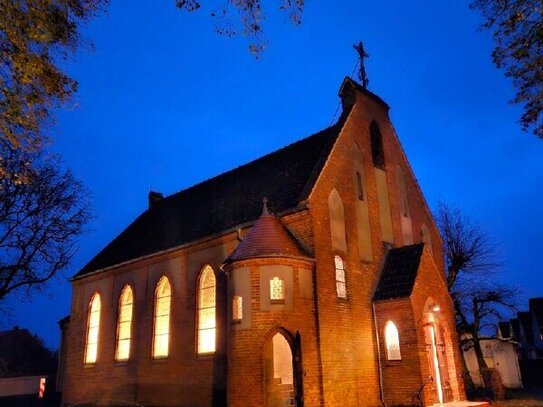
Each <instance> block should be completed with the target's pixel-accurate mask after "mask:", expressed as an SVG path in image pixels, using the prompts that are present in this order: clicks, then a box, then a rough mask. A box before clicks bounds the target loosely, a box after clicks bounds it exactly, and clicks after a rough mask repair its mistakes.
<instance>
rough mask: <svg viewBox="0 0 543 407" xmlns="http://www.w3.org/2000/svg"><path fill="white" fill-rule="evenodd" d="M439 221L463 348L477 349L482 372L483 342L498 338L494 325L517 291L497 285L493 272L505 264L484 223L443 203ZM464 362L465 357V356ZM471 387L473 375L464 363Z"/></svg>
mask: <svg viewBox="0 0 543 407" xmlns="http://www.w3.org/2000/svg"><path fill="white" fill-rule="evenodd" d="M436 220H437V224H438V227H439V230H440V232H441V235H442V237H443V243H444V254H445V263H446V273H447V287H448V290H449V293H450V294H451V297H452V300H453V303H454V308H455V317H456V328H457V332H458V336H459V338H460V347H461V350H463V351H465V350H469V349H473V350H474V352H475V355H476V357H477V363H478V366H479V371H480V372H481V373H482V374H483V379H484V381H485V386H486V387H488V386H489V385H490V383H487V380H486V378H487V377H489V378H490V376H488V375H486V372H487V371H488V366H487V364H486V361H485V359H484V357H483V351H482V347H481V341H482V340H486V339H491V338H494V337H495V336H494V335H493V334H494V332H495V331H494V330H493V328H494V327H495V326H496V325H497V323H498V322H499V321H500V320H502V319H503V315H502V312H503V311H504V310H507V309H509V310H514V308H515V298H516V291H515V290H514V289H512V288H510V287H507V286H504V285H500V284H497V283H495V282H494V281H493V279H492V275H493V274H494V273H495V272H496V270H497V269H498V267H499V266H500V264H501V260H500V254H499V250H498V245H497V243H496V242H495V240H494V239H492V238H491V237H490V235H489V234H488V233H487V232H486V231H485V230H484V228H483V227H481V225H479V224H477V223H475V222H473V221H472V220H470V219H469V218H468V217H466V216H464V215H463V214H462V213H461V212H460V210H459V209H458V208H451V207H449V206H447V205H446V204H445V203H443V202H441V203H440V204H439V205H438V210H437V214H436ZM462 361H463V359H462ZM463 367H464V370H465V372H464V374H463V376H464V378H465V380H467V381H468V387H470V385H472V383H471V378H470V377H469V373H468V372H467V369H466V367H465V364H464V366H463Z"/></svg>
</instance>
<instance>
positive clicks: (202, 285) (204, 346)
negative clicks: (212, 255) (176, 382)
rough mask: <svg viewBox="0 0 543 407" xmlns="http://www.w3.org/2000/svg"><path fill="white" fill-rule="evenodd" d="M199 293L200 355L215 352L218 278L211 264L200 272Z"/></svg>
mask: <svg viewBox="0 0 543 407" xmlns="http://www.w3.org/2000/svg"><path fill="white" fill-rule="evenodd" d="M197 293H198V295H197V297H198V303H197V304H198V305H197V314H198V315H197V321H198V336H197V337H198V340H197V341H198V346H197V348H198V349H197V352H198V354H199V355H202V354H209V353H214V352H215V348H216V330H217V318H216V303H217V280H216V278H215V271H214V270H213V268H212V267H211V266H210V265H209V264H208V265H206V266H204V267H203V269H202V271H201V272H200V277H199V279H198V287H197Z"/></svg>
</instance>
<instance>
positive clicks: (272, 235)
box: [226, 204, 309, 262]
mask: <svg viewBox="0 0 543 407" xmlns="http://www.w3.org/2000/svg"><path fill="white" fill-rule="evenodd" d="M264 205H265V204H264ZM262 257H291V258H309V256H308V255H307V253H305V252H304V250H303V249H302V248H301V247H300V244H299V243H298V242H297V240H296V238H295V237H294V236H292V235H291V234H290V233H289V231H288V230H287V229H286V228H285V227H284V226H283V224H282V223H281V221H280V220H279V219H278V218H277V217H276V216H274V215H272V214H270V213H268V211H267V208H266V206H264V213H263V214H262V215H261V216H260V218H258V220H257V221H256V222H255V224H254V225H253V227H252V228H251V229H250V230H249V233H248V234H247V236H246V237H245V238H244V239H243V240H242V241H241V243H240V244H239V245H238V246H237V247H236V249H235V250H234V251H233V252H232V254H231V255H230V256H229V257H228V259H227V260H226V261H227V262H232V261H237V260H244V259H252V258H262Z"/></svg>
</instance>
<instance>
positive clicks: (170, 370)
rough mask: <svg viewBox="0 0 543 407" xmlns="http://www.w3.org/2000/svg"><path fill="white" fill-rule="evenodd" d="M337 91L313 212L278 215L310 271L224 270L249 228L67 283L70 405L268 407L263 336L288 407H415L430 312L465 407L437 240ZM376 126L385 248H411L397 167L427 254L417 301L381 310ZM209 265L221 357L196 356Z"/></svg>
mask: <svg viewBox="0 0 543 407" xmlns="http://www.w3.org/2000/svg"><path fill="white" fill-rule="evenodd" d="M342 92H343V93H342V95H343V100H344V105H346V109H345V110H346V113H345V114H348V116H347V117H346V118H345V121H344V124H343V128H342V130H341V132H340V134H339V136H338V138H337V140H336V141H335V144H334V146H333V148H332V149H331V152H330V154H329V155H328V157H324V158H325V160H326V162H325V164H324V167H323V169H322V171H321V172H320V174H318V177H317V179H316V182H315V183H314V185H313V186H312V190H311V192H310V194H309V197H308V199H307V200H306V201H305V202H302V203H301V205H299V207H298V208H296V209H295V210H292V211H289V212H288V213H283V214H281V213H280V214H277V215H278V216H279V217H280V219H281V222H282V223H283V225H285V226H286V227H287V228H288V230H289V231H290V233H292V235H293V238H295V239H296V240H297V242H298V244H300V247H302V248H303V249H304V250H305V251H306V252H307V254H308V256H307V258H294V257H289V256H275V257H274V256H267V257H263V258H251V259H244V260H240V261H233V262H230V263H228V264H225V260H226V259H227V258H228V256H229V255H230V254H231V253H232V251H233V250H234V248H235V247H236V245H237V244H238V243H239V237H240V236H242V237H245V236H247V232H248V230H250V228H249V229H246V230H243V231H241V233H240V232H236V231H227V232H225V233H223V234H219V235H216V236H211V237H209V238H208V239H204V240H203V241H199V242H195V243H192V244H187V245H184V246H182V247H177V248H174V249H172V250H169V251H164V252H161V253H157V254H155V255H150V256H147V257H146V258H140V259H136V260H134V261H131V262H127V263H124V264H121V265H117V266H113V267H110V268H107V269H104V270H98V271H96V272H95V273H90V274H86V275H85V276H83V277H80V278H77V279H74V280H73V299H72V305H71V314H70V322H69V325H68V328H67V331H66V336H65V337H66V343H65V344H64V348H63V349H66V351H65V354H64V355H63V360H64V361H65V371H64V372H63V377H64V380H63V386H64V387H63V400H64V402H65V403H67V404H72V403H80V402H89V403H97V404H100V403H101V404H114V403H115V402H119V401H120V400H124V401H130V402H135V403H140V404H143V405H145V406H202V407H204V406H206V407H208V406H220V405H229V406H243V407H248V406H255V407H256V406H275V405H277V404H274V401H273V400H272V399H271V398H270V397H271V396H270V394H271V393H270V391H269V386H271V385H270V384H269V383H270V382H269V377H268V378H267V375H268V376H269V373H266V372H267V370H266V369H267V367H266V366H267V365H266V364H267V363H268V364H269V363H270V362H269V355H268V353H269V351H268V350H267V349H269V346H270V343H271V342H270V341H271V340H272V337H274V335H275V334H277V333H280V334H281V335H282V336H283V337H284V338H285V339H286V340H287V342H288V343H289V345H290V347H291V351H292V355H293V356H292V359H293V363H292V366H293V367H292V370H293V376H294V379H293V381H294V383H293V387H294V390H293V391H294V396H293V400H294V403H296V404H297V405H299V406H301V405H303V406H378V405H380V403H381V402H380V395H381V394H382V397H383V398H384V400H385V401H386V402H387V404H388V405H391V406H392V405H402V404H404V405H405V404H410V403H411V402H412V400H413V397H414V395H415V394H416V393H417V391H419V390H420V389H421V388H422V386H423V384H424V383H425V381H426V380H427V378H428V377H429V376H432V375H435V374H434V373H433V371H432V365H431V362H429V359H428V352H429V350H428V346H427V343H428V342H427V338H426V337H425V323H427V322H428V321H427V318H428V315H427V314H428V313H429V308H428V307H429V306H434V305H438V306H439V309H440V311H439V315H436V316H435V318H437V319H439V324H440V326H442V327H443V328H442V330H443V332H444V334H443V335H442V336H443V337H444V338H445V339H444V347H445V348H446V349H445V350H444V352H445V353H446V356H447V360H446V364H447V372H446V377H447V386H448V387H450V397H451V399H455V400H458V399H463V388H462V386H461V384H460V376H459V366H458V352H457V347H456V343H457V341H456V337H455V331H454V324H453V313H452V304H451V300H450V298H449V296H448V294H447V291H446V287H445V284H444V268H443V267H444V266H443V259H442V249H441V240H440V236H439V233H438V231H437V229H436V227H435V224H434V221H433V219H432V217H431V214H430V211H429V209H428V207H427V205H426V202H425V201H424V197H423V195H422V193H421V191H420V188H419V186H418V184H417V182H416V179H415V177H414V175H413V173H412V171H411V168H410V166H409V163H408V161H407V159H406V157H405V154H404V152H403V150H402V147H401V145H400V143H399V141H398V138H397V137H396V134H395V132H394V129H393V127H392V125H391V123H390V120H389V117H388V107H387V106H386V105H385V104H384V102H382V101H381V100H380V99H378V98H377V97H375V96H374V95H372V94H370V93H369V92H367V91H364V90H362V89H361V88H359V87H357V86H356V85H353V84H352V82H351V81H350V80H346V82H345V86H344V87H343V88H342ZM353 102H354V105H353ZM349 105H352V106H349ZM344 107H345V106H344ZM373 120H375V121H376V122H377V124H378V125H379V128H380V130H381V134H382V144H383V152H384V157H385V167H384V172H385V173H386V189H385V190H387V191H388V204H389V205H390V217H391V220H392V222H391V224H392V234H393V241H394V243H393V246H395V247H400V246H404V245H405V244H406V243H412V242H405V241H404V240H405V239H406V238H405V236H406V230H402V221H403V222H404V225H405V220H404V219H402V196H400V195H401V194H400V193H399V192H398V182H399V181H398V179H397V176H398V175H397V174H398V173H399V172H398V171H397V170H396V169H397V168H398V167H400V168H401V171H402V172H403V174H404V176H405V180H406V181H405V186H406V193H407V201H408V204H409V216H410V217H409V222H410V230H412V240H413V242H415V243H417V242H421V241H422V235H421V228H422V225H423V224H425V225H426V226H427V228H428V229H429V232H430V241H431V248H430V247H426V248H425V250H424V254H423V256H422V260H421V264H420V267H419V271H418V274H417V278H416V281H415V285H414V288H413V292H412V294H411V295H410V296H409V297H407V298H398V299H392V300H389V301H381V302H376V303H374V302H373V301H372V299H373V295H374V292H375V290H376V287H377V284H378V283H379V278H380V273H381V269H382V266H383V262H384V258H385V256H386V252H387V249H388V245H386V244H384V243H383V240H384V239H383V237H382V236H383V235H382V225H383V219H382V216H383V211H382V207H381V211H380V208H379V205H383V204H384V203H383V201H382V197H381V198H379V199H381V201H380V200H379V199H378V194H379V193H378V188H379V186H378V185H377V181H376V176H375V174H376V172H375V169H374V166H373V163H372V145H371V142H370V136H369V128H370V123H371V122H372V121H373ZM353 146H357V148H358V150H359V151H361V154H362V158H363V165H364V168H363V174H364V175H363V180H362V182H363V190H364V191H363V192H364V200H365V205H367V207H366V208H367V212H368V215H369V231H368V233H367V234H365V235H364V236H360V228H359V227H357V218H356V216H357V205H358V204H359V202H358V200H359V199H360V197H359V196H358V195H357V189H356V185H354V183H356V182H355V181H353V180H355V179H356V178H355V177H354V176H353V175H354V172H353V162H352V160H351V157H352V151H353ZM380 188H381V190H382V189H383V186H382V185H381V186H380ZM334 189H335V190H336V191H337V193H338V194H339V196H340V197H341V200H342V203H343V210H344V226H345V233H344V234H345V239H346V250H339V249H337V246H336V245H335V243H334V242H333V241H332V238H331V235H332V230H331V222H330V211H329V204H328V202H329V201H328V198H329V195H330V193H331V191H332V190H334ZM271 203H273V202H271ZM197 221H198V220H197V219H195V220H194V222H197ZM407 234H409V233H407ZM363 239H369V241H370V242H371V252H372V256H373V261H364V260H362V259H361V257H360V255H359V250H358V248H359V246H360V245H361V244H363V243H364V242H363V241H362V240H363ZM366 242H367V241H366ZM335 255H338V256H340V257H341V258H342V259H343V261H344V264H345V285H346V290H347V295H346V298H338V294H337V286H336V284H337V281H336V280H337V276H336V270H335V266H334V256H335ZM207 264H209V265H210V266H211V267H212V268H213V269H214V271H215V274H216V279H217V287H216V290H217V299H216V303H217V308H216V321H217V328H216V333H217V337H216V351H215V353H214V354H212V355H198V354H197V326H198V325H197V323H198V322H197V311H196V310H197V305H196V304H197V281H198V274H199V272H200V270H202V268H203V267H204V266H205V265H207ZM275 270H277V272H276V271H275ZM275 274H277V275H279V276H281V278H283V279H284V284H285V299H284V302H282V303H280V304H277V303H274V302H273V301H270V298H268V297H269V289H268V286H264V285H265V284H269V277H270V276H272V275H275ZM162 275H166V276H167V277H168V278H169V280H170V283H171V287H172V302H171V316H170V343H169V349H170V351H169V355H168V357H167V358H165V359H153V358H152V355H151V349H152V338H153V315H154V314H153V312H154V305H153V304H154V288H155V285H156V283H157V281H158V280H159V278H160V277H161V276H162ZM125 284H130V285H131V287H132V289H133V292H134V311H133V326H132V331H131V332H132V336H131V347H130V358H129V360H128V361H126V362H122V363H116V362H115V343H116V332H117V326H116V325H117V322H116V320H117V309H118V300H119V295H120V292H121V290H122V288H123V287H124V286H125ZM95 292H98V293H99V294H100V296H101V300H102V310H101V319H100V330H99V338H98V356H97V360H96V363H94V364H92V365H85V364H84V353H85V338H86V334H87V333H86V331H87V316H88V315H87V314H88V305H89V301H90V299H91V297H92V295H93V293H95ZM239 293H242V294H243V295H242V296H243V319H242V320H241V322H239V321H233V320H232V319H233V317H232V300H233V296H234V295H239ZM432 318H433V317H432ZM389 320H392V321H394V322H395V323H396V325H397V328H398V331H399V341H400V349H401V355H402V358H401V360H399V361H387V360H386V354H385V338H384V326H385V324H386V322H387V321H389ZM436 324H437V322H436ZM376 330H377V331H376ZM440 340H441V339H440ZM440 346H441V343H440ZM378 349H380V352H379V351H378ZM380 372H381V374H380ZM274 375H275V373H274ZM274 377H275V376H274ZM380 377H381V378H382V380H380ZM267 389H268V390H267ZM380 389H381V390H382V391H380ZM436 391H437V390H436V389H435V386H434V385H433V384H432V383H430V384H428V385H426V386H425V387H424V389H423V390H422V392H421V396H420V397H421V399H422V400H423V402H424V403H425V405H431V404H433V403H434V402H436V401H437V396H436ZM447 391H449V389H447Z"/></svg>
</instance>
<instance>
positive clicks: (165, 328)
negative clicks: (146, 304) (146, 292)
mask: <svg viewBox="0 0 543 407" xmlns="http://www.w3.org/2000/svg"><path fill="white" fill-rule="evenodd" d="M171 299H172V288H171V286H170V281H169V280H168V278H167V277H166V276H162V277H160V280H158V283H157V285H156V289H155V318H154V333H153V357H154V358H166V357H168V347H169V343H170V308H171Z"/></svg>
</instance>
